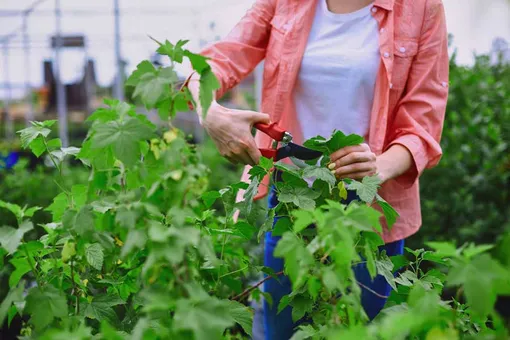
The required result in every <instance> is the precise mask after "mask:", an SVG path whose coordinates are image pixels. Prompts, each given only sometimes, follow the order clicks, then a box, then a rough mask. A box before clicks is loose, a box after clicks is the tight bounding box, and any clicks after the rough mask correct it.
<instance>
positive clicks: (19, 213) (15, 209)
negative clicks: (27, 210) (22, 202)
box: [0, 200, 23, 221]
mask: <svg viewBox="0 0 510 340" xmlns="http://www.w3.org/2000/svg"><path fill="white" fill-rule="evenodd" d="M0 208H5V209H7V210H9V211H10V212H12V213H13V214H14V216H16V219H17V220H18V221H19V220H21V219H22V218H23V209H21V207H20V206H19V205H17V204H13V203H8V202H4V201H2V200H0Z"/></svg>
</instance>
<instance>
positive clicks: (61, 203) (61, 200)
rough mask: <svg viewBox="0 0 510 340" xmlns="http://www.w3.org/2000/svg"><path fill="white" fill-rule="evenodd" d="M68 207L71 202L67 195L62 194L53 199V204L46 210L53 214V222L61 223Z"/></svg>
mask: <svg viewBox="0 0 510 340" xmlns="http://www.w3.org/2000/svg"><path fill="white" fill-rule="evenodd" d="M68 205H69V200H68V198H67V195H66V193H65V192H61V193H60V194H58V195H57V196H56V197H55V198H54V199H53V203H52V204H51V205H50V206H49V207H48V208H46V210H47V211H50V212H51V213H52V215H53V221H61V220H62V216H63V215H64V212H65V211H66V209H67V207H68Z"/></svg>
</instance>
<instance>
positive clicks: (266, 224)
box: [257, 209, 275, 242]
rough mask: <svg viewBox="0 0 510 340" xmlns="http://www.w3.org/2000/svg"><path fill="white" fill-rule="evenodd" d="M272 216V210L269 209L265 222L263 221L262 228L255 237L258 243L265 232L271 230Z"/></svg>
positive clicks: (273, 213)
mask: <svg viewBox="0 0 510 340" xmlns="http://www.w3.org/2000/svg"><path fill="white" fill-rule="evenodd" d="M274 216H275V211H274V209H269V211H268V215H267V218H266V220H265V221H264V223H263V224H262V226H261V227H260V228H259V233H258V235H257V241H258V242H260V239H261V238H262V236H263V235H264V234H265V233H266V232H268V231H270V230H271V229H272V228H273V223H274Z"/></svg>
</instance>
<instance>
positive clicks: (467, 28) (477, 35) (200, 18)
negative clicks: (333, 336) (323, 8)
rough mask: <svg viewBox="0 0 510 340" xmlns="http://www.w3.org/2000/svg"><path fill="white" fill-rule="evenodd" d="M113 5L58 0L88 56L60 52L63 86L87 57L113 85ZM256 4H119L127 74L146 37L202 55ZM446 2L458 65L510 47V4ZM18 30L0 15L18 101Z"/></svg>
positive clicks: (36, 69) (41, 22) (40, 40)
mask: <svg viewBox="0 0 510 340" xmlns="http://www.w3.org/2000/svg"><path fill="white" fill-rule="evenodd" d="M35 1H36V0H0V13H2V11H6V10H21V9H23V8H27V7H28V6H30V4H32V3H34V2H35ZM113 1H114V0H60V2H61V7H62V11H63V18H62V33H63V34H84V35H85V36H86V37H87V41H88V47H87V49H86V52H84V51H81V50H71V49H68V50H65V51H63V53H62V78H63V80H64V82H71V81H74V80H76V79H78V78H80V77H81V76H82V72H83V65H84V61H85V58H86V57H90V58H93V59H94V60H95V63H96V65H95V66H96V77H97V79H98V82H99V83H100V84H101V85H109V84H111V83H112V80H113V77H114V74H115V54H114V22H113ZM254 1H255V0H165V1H163V0H119V2H120V6H121V11H122V17H121V35H122V38H121V50H122V56H123V58H124V59H125V60H126V61H127V63H128V64H127V71H128V72H129V71H131V70H133V69H134V68H135V67H136V64H137V63H138V62H140V61H141V60H143V59H147V58H149V57H150V56H151V54H152V53H153V52H154V50H155V49H156V47H157V46H156V45H155V43H154V42H152V41H151V40H150V39H149V38H148V37H147V35H151V36H153V37H154V38H156V39H158V40H164V39H168V40H170V41H171V42H175V41H177V40H179V39H189V40H190V43H189V45H188V47H189V48H190V49H191V50H194V51H198V50H199V47H200V41H201V40H206V41H212V40H214V38H215V37H216V36H220V37H222V36H224V35H226V34H227V33H228V32H229V31H230V30H231V29H232V27H233V26H234V25H235V24H236V22H237V21H238V20H239V19H240V18H241V17H242V16H243V14H244V13H245V12H246V10H247V9H248V8H249V7H250V6H251V5H252V4H253V2H254ZM299 1H304V0H299ZM308 1H312V0H308ZM320 1H324V0H320ZM443 3H444V5H445V10H446V18H447V25H448V31H449V32H450V33H452V34H453V35H454V47H456V48H457V49H458V54H457V60H458V61H459V62H460V63H463V64H469V63H472V61H473V52H476V53H487V52H488V51H490V49H491V45H492V40H493V39H494V38H495V37H502V38H504V39H506V40H507V41H510V1H508V0H490V1H488V0H487V1H485V0H484V1H482V0H443ZM54 5H55V0H46V1H43V2H42V3H41V5H39V6H38V7H37V9H36V10H35V11H34V13H33V14H32V15H31V16H30V19H29V26H28V31H29V35H30V41H31V53H30V69H31V72H30V82H31V83H32V84H33V85H34V86H40V85H41V84H42V82H43V61H44V60H45V59H51V58H52V57H53V51H52V50H51V49H50V48H49V47H48V45H49V39H50V36H51V35H52V34H54V33H55V18H54V16H53V11H54ZM91 13H94V15H91ZM211 22H215V23H216V26H215V28H214V30H211V28H210V23H211ZM21 24H22V19H21V16H19V15H18V16H15V17H13V16H4V15H2V16H0V41H1V39H2V37H4V36H5V35H6V34H8V33H10V32H12V31H13V30H17V31H18V32H19V33H18V34H17V35H16V37H15V38H13V39H11V40H10V42H11V43H10V45H9V49H8V58H7V60H8V72H5V66H4V65H6V63H4V62H5V58H4V57H3V56H2V58H1V63H0V84H3V82H4V81H5V78H6V75H8V77H9V79H10V82H11V83H12V84H13V87H14V88H13V92H12V93H13V96H14V97H20V96H22V95H23V93H24V91H23V89H22V88H20V86H21V85H22V84H23V82H24V79H25V78H24V77H25V73H24V65H25V64H24V54H23V49H22V46H23V45H22V36H21V31H20V30H18V28H19V27H20V26H21ZM2 46H4V45H2ZM178 71H179V72H180V73H181V74H186V73H187V72H188V71H189V66H188V65H185V66H183V67H179V68H178ZM4 96H5V91H4V90H3V88H2V86H0V98H3V97H4Z"/></svg>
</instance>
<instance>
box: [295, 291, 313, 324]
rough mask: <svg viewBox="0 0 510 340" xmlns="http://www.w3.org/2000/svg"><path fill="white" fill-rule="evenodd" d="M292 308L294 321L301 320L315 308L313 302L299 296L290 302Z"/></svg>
mask: <svg viewBox="0 0 510 340" xmlns="http://www.w3.org/2000/svg"><path fill="white" fill-rule="evenodd" d="M290 305H291V306H292V321H294V322H296V321H298V320H301V319H302V318H303V317H304V316H305V314H306V313H308V312H310V311H311V310H312V307H313V300H312V299H310V298H309V297H306V296H304V295H297V296H295V297H294V299H292V301H291V302H290Z"/></svg>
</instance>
